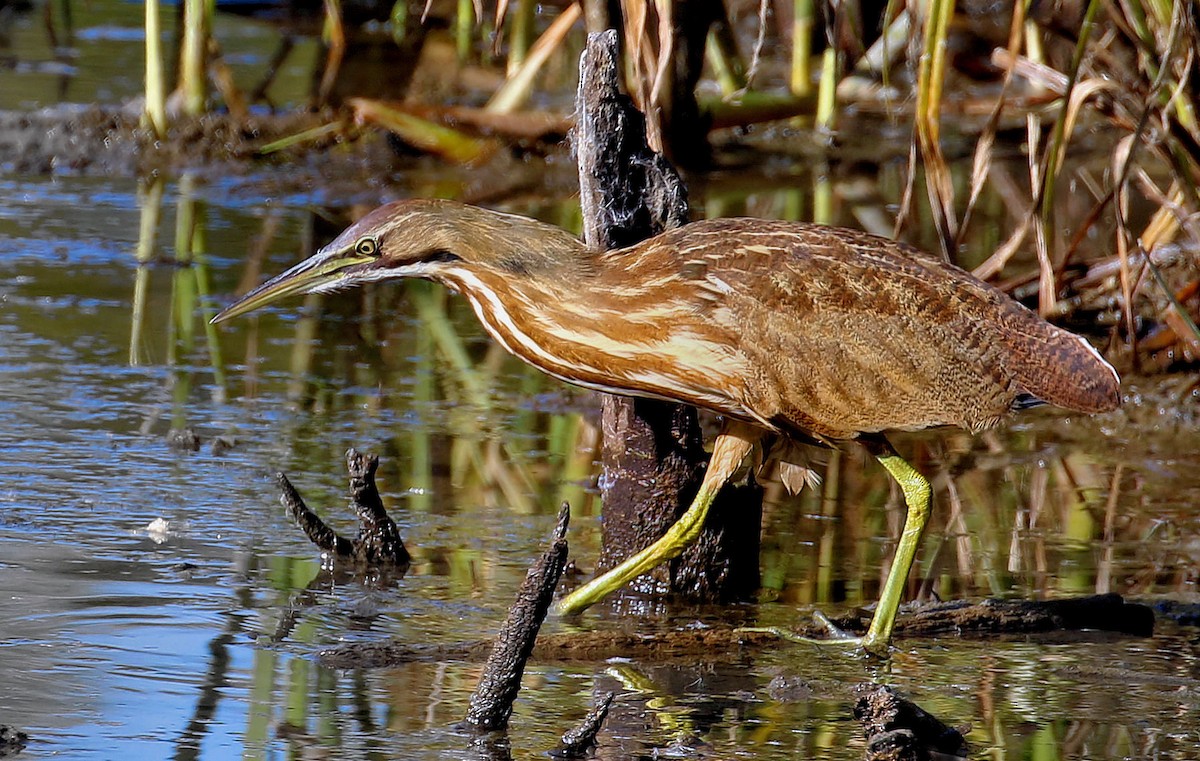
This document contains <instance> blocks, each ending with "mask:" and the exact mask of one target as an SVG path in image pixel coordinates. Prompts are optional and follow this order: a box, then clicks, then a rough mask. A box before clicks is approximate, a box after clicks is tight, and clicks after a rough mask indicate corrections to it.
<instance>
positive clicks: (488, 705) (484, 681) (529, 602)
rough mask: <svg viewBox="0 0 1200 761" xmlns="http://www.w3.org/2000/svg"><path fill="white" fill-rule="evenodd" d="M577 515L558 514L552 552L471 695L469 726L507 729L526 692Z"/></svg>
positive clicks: (513, 611)
mask: <svg viewBox="0 0 1200 761" xmlns="http://www.w3.org/2000/svg"><path fill="white" fill-rule="evenodd" d="M570 517H571V510H570V507H569V506H568V505H567V504H566V503H565V502H564V503H563V506H562V509H561V510H559V513H558V524H557V525H556V526H555V527H554V533H553V535H552V539H551V543H550V547H548V548H547V549H546V551H545V552H544V553H543V554H542V556H541V557H540V558H539V559H538V561H537V562H536V563H534V564H533V567H531V568H530V569H529V573H528V574H526V576H525V581H524V583H522V584H521V589H520V590H519V591H518V592H517V599H516V601H515V602H514V603H513V605H512V607H511V608H509V611H508V617H507V618H506V619H505V620H504V624H503V626H502V627H501V628H500V633H499V634H497V635H496V642H495V645H494V646H493V647H492V652H491V655H489V656H488V660H487V665H486V666H485V667H484V671H483V675H482V676H481V677H480V678H479V686H478V687H476V688H475V692H474V694H472V695H471V704H470V707H469V708H468V709H467V718H466V725H467V726H469V727H471V728H472V729H475V730H477V731H481V732H487V731H492V730H499V729H504V728H506V727H507V726H508V719H509V717H511V716H512V707H513V702H514V701H515V700H516V699H517V692H518V691H519V690H520V689H521V676H522V675H523V674H524V673H525V664H526V662H528V660H529V656H530V654H532V653H533V643H534V640H536V639H537V634H538V630H539V629H540V628H541V626H542V622H543V621H545V620H546V613H547V612H549V610H550V603H551V602H552V601H553V599H554V590H555V588H556V587H557V586H558V580H559V579H560V578H561V577H562V572H563V568H565V567H566V565H567V539H566V536H567V524H568V522H569V521H570Z"/></svg>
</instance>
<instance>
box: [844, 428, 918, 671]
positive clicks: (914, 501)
mask: <svg viewBox="0 0 1200 761" xmlns="http://www.w3.org/2000/svg"><path fill="white" fill-rule="evenodd" d="M880 441H881V440H880ZM868 449H870V450H871V454H873V455H875V459H877V460H879V463H880V464H881V465H883V467H884V468H886V469H887V472H888V473H890V474H891V475H892V478H894V479H896V483H898V484H900V490H901V491H902V492H903V493H904V504H905V506H906V509H907V512H906V515H905V518H904V531H903V532H901V534H900V544H899V546H897V547H896V557H895V559H894V560H893V561H892V569H891V570H890V571H889V572H888V577H887V581H885V582H884V584H883V592H882V593H881V594H880V595H879V604H878V605H876V606H875V616H874V617H873V618H872V619H871V626H870V628H869V629H867V633H866V635H865V636H864V637H863V638H862V647H863V649H864V650H867V651H868V652H880V651H884V650H886V649H887V647H888V644H889V643H890V642H891V640H892V629H893V628H894V627H895V625H896V611H897V610H899V609H900V598H901V596H902V595H903V594H904V585H905V582H906V581H908V573H909V571H910V570H912V565H913V560H914V559H915V558H916V556H917V547H918V546H919V545H920V543H921V534H923V533H924V532H925V524H926V523H928V521H929V509H930V503H931V501H932V496H933V490H932V489H930V487H929V481H928V480H926V478H925V476H923V475H921V474H920V473H918V472H917V471H916V469H915V468H913V466H911V465H909V464H908V462H907V461H906V460H905V459H904V458H903V457H901V456H900V455H898V454H896V450H894V449H892V447H891V445H890V444H887V443H886V442H882V443H880V442H872V443H870V444H868Z"/></svg>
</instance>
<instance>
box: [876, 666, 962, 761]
mask: <svg viewBox="0 0 1200 761" xmlns="http://www.w3.org/2000/svg"><path fill="white" fill-rule="evenodd" d="M855 692H857V693H858V700H857V701H856V702H855V704H854V718H856V719H858V720H859V722H860V723H861V724H862V725H863V735H864V736H865V737H866V738H867V755H866V758H867V761H928V760H929V759H932V758H939V759H950V758H966V757H967V752H968V748H967V741H966V740H964V739H963V732H964V731H965V730H958V729H955V728H953V727H949V726H947V725H945V724H943V723H942V721H941V720H940V719H938V718H937V717H936V716H934V715H933V714H931V713H928V712H927V711H925V710H923V709H922V708H921V707H920V706H918V705H917V704H916V703H913V702H912V701H910V700H908V699H906V698H903V697H901V696H900V695H898V694H897V693H896V691H895V690H893V689H892V688H891V687H887V686H878V685H873V684H866V685H860V686H859V687H858V689H856V690H855Z"/></svg>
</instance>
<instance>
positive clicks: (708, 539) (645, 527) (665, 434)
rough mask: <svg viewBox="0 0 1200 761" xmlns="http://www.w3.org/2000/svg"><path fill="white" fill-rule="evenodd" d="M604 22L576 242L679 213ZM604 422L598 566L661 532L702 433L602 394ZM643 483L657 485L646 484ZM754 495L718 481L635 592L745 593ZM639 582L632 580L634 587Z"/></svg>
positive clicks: (593, 59)
mask: <svg viewBox="0 0 1200 761" xmlns="http://www.w3.org/2000/svg"><path fill="white" fill-rule="evenodd" d="M618 60H619V58H618V40H617V34H616V32H613V31H608V32H604V33H602V34H592V35H589V36H588V43H587V49H586V51H585V52H584V55H583V57H582V59H581V60H580V64H579V68H580V82H579V93H578V96H577V97H576V112H577V114H578V120H577V126H576V128H575V132H574V134H573V139H572V144H573V148H574V151H575V155H576V159H577V160H578V162H579V186H580V203H581V205H582V207H583V218H584V240H585V241H586V242H587V243H588V245H589V246H592V247H595V248H600V249H609V248H618V247H621V246H628V245H631V244H633V243H637V242H639V241H641V240H644V239H646V238H649V237H651V236H653V235H656V234H658V233H660V232H662V231H664V230H667V229H670V228H673V227H678V226H680V225H682V224H684V223H686V222H687V221H688V203H687V190H686V188H685V187H684V184H683V180H682V179H681V178H680V176H679V174H678V172H676V171H675V169H674V167H672V166H671V164H670V162H668V161H667V160H666V159H665V158H663V156H661V155H660V154H657V153H655V152H654V151H652V150H651V149H650V147H649V146H648V145H647V143H646V134H645V132H646V129H645V119H644V117H643V116H642V114H641V113H640V112H638V110H637V109H636V108H634V107H633V103H632V102H631V101H630V99H629V98H628V97H627V96H626V95H624V94H623V93H621V91H620V86H619V84H618V75H617V72H618ZM602 427H603V432H604V447H603V454H602V461H603V467H604V477H603V479H602V482H601V483H602V487H601V492H602V498H603V503H604V524H603V526H604V527H603V540H602V550H601V557H600V562H599V570H605V569H607V568H611V567H613V566H615V565H616V564H618V563H620V562H621V561H622V560H624V559H625V558H626V557H628V556H630V555H632V554H633V553H635V552H637V551H639V550H641V549H643V548H644V547H646V546H648V545H649V544H651V543H652V542H653V541H655V540H656V539H658V537H659V536H661V535H662V534H663V532H665V531H666V530H667V528H669V527H670V526H671V525H672V524H673V523H674V522H675V520H676V519H677V518H678V517H679V516H680V515H682V514H683V512H684V511H685V510H686V509H687V508H688V505H689V504H690V502H691V499H692V497H693V496H694V495H695V493H696V490H697V488H698V487H699V485H700V480H701V478H702V477H703V475H704V467H705V462H706V459H705V454H704V437H703V433H702V432H701V429H700V423H699V417H698V414H697V412H696V410H695V409H694V408H692V407H688V406H684V405H677V404H669V403H666V402H658V401H653V400H648V399H629V398H626V397H616V396H606V397H604V402H603V420H602ZM646 484H653V485H654V488H653V490H652V491H651V492H650V493H647V489H646ZM761 517H762V493H761V491H760V490H758V489H757V487H751V488H743V489H741V490H737V491H734V490H726V491H725V492H723V494H722V497H721V498H720V499H718V500H717V502H716V504H714V506H713V508H712V512H711V513H710V515H709V519H708V521H707V523H706V526H705V530H704V533H703V534H702V535H701V537H700V539H699V541H697V542H696V543H694V544H693V545H692V546H691V547H689V548H688V549H687V550H686V551H685V552H684V553H683V554H682V555H681V556H680V557H679V558H677V559H675V560H673V561H671V562H670V563H668V564H666V565H664V566H663V567H660V568H658V569H655V570H654V571H653V572H651V573H649V574H646V575H645V576H643V577H641V580H640V581H639V582H635V584H634V586H635V587H636V588H638V590H639V591H642V592H652V593H661V592H671V593H679V594H683V595H686V596H687V597H688V598H689V599H693V600H697V601H728V600H733V599H746V598H748V597H749V596H750V595H752V594H753V593H754V592H755V591H756V590H757V588H758V583H759V576H758V546H759V529H760V523H761ZM639 585H640V586H639Z"/></svg>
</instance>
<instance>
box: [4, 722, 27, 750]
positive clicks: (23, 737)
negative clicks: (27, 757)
mask: <svg viewBox="0 0 1200 761" xmlns="http://www.w3.org/2000/svg"><path fill="white" fill-rule="evenodd" d="M28 744H29V735H27V734H25V733H24V732H22V731H20V730H18V729H13V728H12V727H10V726H8V725H7V724H0V758H5V757H7V756H15V755H17V754H18V753H20V752H21V751H23V750H25V746H26V745H28Z"/></svg>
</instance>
